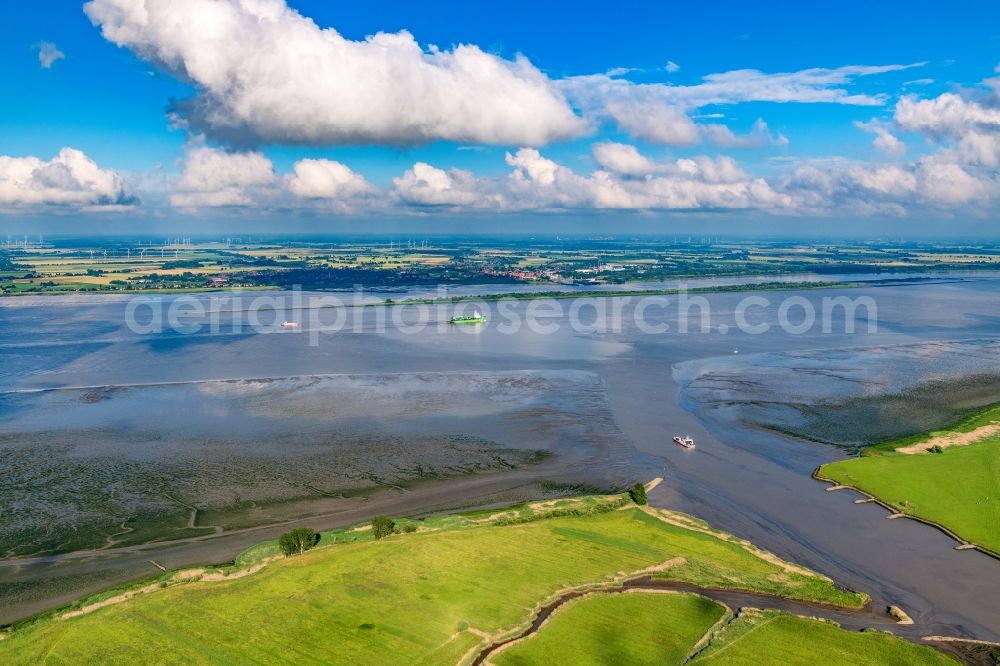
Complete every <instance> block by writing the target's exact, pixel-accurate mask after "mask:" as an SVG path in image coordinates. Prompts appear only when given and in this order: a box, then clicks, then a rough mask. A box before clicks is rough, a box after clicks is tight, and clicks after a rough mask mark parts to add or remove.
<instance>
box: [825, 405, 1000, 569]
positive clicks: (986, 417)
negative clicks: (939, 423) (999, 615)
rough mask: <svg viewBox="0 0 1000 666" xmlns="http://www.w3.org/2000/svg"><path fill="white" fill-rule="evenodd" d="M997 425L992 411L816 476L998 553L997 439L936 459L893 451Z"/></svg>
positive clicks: (828, 468)
mask: <svg viewBox="0 0 1000 666" xmlns="http://www.w3.org/2000/svg"><path fill="white" fill-rule="evenodd" d="M993 421H1000V409H998V408H996V407H994V408H991V409H989V410H985V411H983V412H981V413H979V414H976V415H974V416H972V417H970V418H968V419H966V420H964V421H962V422H961V423H959V424H956V425H955V426H953V427H952V428H949V429H948V430H945V431H941V432H935V433H928V434H926V435H920V436H915V437H907V438H905V439H901V440H896V441H893V442H886V443H883V444H879V445H878V446H877V447H876V448H875V450H873V451H870V452H868V453H867V454H866V455H863V456H862V457H860V458H856V459H852V460H844V461H840V462H836V463H830V464H828V465H823V466H822V467H821V468H820V476H822V477H824V478H827V479H831V480H833V481H836V482H837V483H841V484H844V485H849V486H854V487H855V488H859V489H860V490H863V491H865V492H866V493H869V494H871V495H873V496H875V497H877V498H879V500H881V501H883V502H885V503H886V504H888V505H890V506H892V507H894V508H895V509H898V510H899V511H901V512H903V513H907V514H911V515H913V516H916V517H919V518H923V519H926V520H929V521H932V522H935V523H938V524H940V525H943V526H944V527H946V528H948V529H949V530H951V531H952V532H954V533H955V534H957V535H958V536H960V537H962V538H963V539H966V540H968V541H971V542H973V543H976V544H978V545H980V546H983V547H984V548H987V549H989V550H992V551H993V552H995V553H1000V434H994V435H992V436H989V437H986V438H984V439H983V440H982V441H978V442H975V443H972V444H968V445H966V446H950V447H947V448H944V449H942V450H941V451H940V453H931V452H922V453H913V454H904V453H898V452H896V449H898V448H900V447H904V446H912V445H914V444H918V443H920V442H925V441H929V439H930V438H931V437H949V436H954V435H955V434H961V433H969V432H973V431H975V430H976V429H978V428H982V427H984V426H988V425H990V424H991V423H993Z"/></svg>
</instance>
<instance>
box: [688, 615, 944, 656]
mask: <svg viewBox="0 0 1000 666" xmlns="http://www.w3.org/2000/svg"><path fill="white" fill-rule="evenodd" d="M691 663H692V664H699V665H704V666H715V665H718V666H758V665H759V664H782V665H784V664H851V665H852V666H923V665H927V666H930V665H933V664H939V665H943V664H950V665H951V666H954V664H955V663H956V662H955V661H954V660H953V659H951V658H950V657H948V656H946V655H944V654H942V653H940V652H938V651H937V650H935V649H934V648H931V647H926V646H922V645H915V644H913V643H909V642H907V641H904V640H902V639H900V638H896V637H895V636H892V635H891V634H886V633H882V632H878V631H866V632H850V631H844V630H843V629H840V628H839V627H838V626H837V625H835V624H832V623H829V622H822V621H819V620H809V619H805V618H800V617H796V616H794V615H787V614H784V613H778V612H775V611H764V612H760V611H745V612H744V613H742V614H741V615H740V617H738V618H737V619H736V620H734V621H733V622H731V623H730V624H728V625H727V626H726V627H725V629H723V630H722V631H721V632H720V633H719V634H717V635H716V636H714V637H713V638H712V640H711V641H710V642H709V645H708V647H707V648H706V649H705V650H703V651H702V652H700V653H699V655H698V657H697V658H696V659H694V660H693V661H692V662H691Z"/></svg>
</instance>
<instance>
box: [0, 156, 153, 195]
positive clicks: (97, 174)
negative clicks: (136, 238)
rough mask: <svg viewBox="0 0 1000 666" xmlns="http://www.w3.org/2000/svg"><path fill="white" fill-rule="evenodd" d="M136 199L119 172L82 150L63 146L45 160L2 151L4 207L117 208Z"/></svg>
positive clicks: (0, 171) (0, 181) (0, 192)
mask: <svg viewBox="0 0 1000 666" xmlns="http://www.w3.org/2000/svg"><path fill="white" fill-rule="evenodd" d="M134 203H136V199H135V197H134V196H133V195H132V194H130V192H129V190H128V188H127V187H126V184H125V181H124V180H123V179H122V177H121V176H120V175H119V174H118V172H116V171H114V170H111V169H102V168H101V167H99V166H98V165H97V163H96V162H94V160H92V159H91V158H89V157H88V156H87V155H85V154H84V153H83V152H82V151H79V150H76V149H74V148H63V149H62V150H60V151H59V154H58V155H56V156H55V157H53V158H52V159H50V160H48V161H45V160H42V159H40V158H38V157H32V156H29V157H10V156H6V155H0V208H2V209H4V210H9V209H12V208H13V209H17V208H24V207H39V206H50V207H63V208H72V209H95V208H96V209H105V210H108V209H116V208H122V207H127V206H131V205H133V204H134Z"/></svg>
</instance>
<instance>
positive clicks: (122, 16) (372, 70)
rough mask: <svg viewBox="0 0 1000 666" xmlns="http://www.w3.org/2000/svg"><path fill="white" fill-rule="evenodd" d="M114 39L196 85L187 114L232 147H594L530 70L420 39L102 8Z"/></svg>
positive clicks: (255, 17)
mask: <svg viewBox="0 0 1000 666" xmlns="http://www.w3.org/2000/svg"><path fill="white" fill-rule="evenodd" d="M84 9H85V11H86V13H87V15H88V16H89V17H90V19H91V21H93V22H94V23H95V24H96V25H100V27H101V30H102V33H103V35H104V37H105V38H106V39H108V40H109V41H111V42H113V43H114V44H117V45H119V46H124V47H127V48H129V49H131V50H132V51H134V52H135V53H136V54H137V55H139V56H140V57H142V58H144V59H146V60H148V61H150V62H152V63H154V64H156V65H157V66H159V67H162V68H164V69H165V70H167V71H169V72H171V73H172V74H173V75H175V76H177V77H178V78H180V79H182V80H185V81H188V82H190V83H191V84H192V85H194V86H195V88H196V89H197V93H196V95H195V96H194V97H193V98H192V99H189V100H184V101H182V102H179V103H177V104H175V105H174V112H175V114H176V115H177V117H178V118H179V119H180V120H181V121H182V122H184V123H187V124H188V126H189V127H190V128H192V129H193V130H194V131H195V132H197V133H204V134H206V135H208V136H210V137H214V138H216V139H219V140H222V141H225V142H228V143H231V144H248V145H249V144H256V143H283V144H317V145H318V144H323V145H332V144H344V143H393V144H412V143H419V142H428V141H434V140H453V141H468V142H475V143H489V144H530V145H538V144H544V143H547V142H549V141H554V140H559V139H566V138H570V137H573V136H576V135H577V134H579V133H581V132H582V131H583V130H584V129H585V124H584V122H583V121H582V120H581V119H580V118H578V117H577V116H576V114H575V113H574V112H573V110H572V108H570V106H569V104H568V103H567V102H566V100H565V99H564V97H563V95H562V94H561V93H560V92H559V91H558V90H556V89H555V88H554V86H553V85H552V83H551V81H550V80H549V79H548V78H547V77H546V76H545V75H544V74H542V73H541V72H540V71H539V70H538V69H537V68H535V67H534V66H533V65H532V64H531V63H530V62H529V61H528V60H527V59H526V58H524V57H520V56H519V57H517V58H515V59H514V60H505V59H502V58H499V57H497V56H494V55H491V54H489V53H486V52H484V51H482V50H481V49H480V48H478V47H477V46H474V45H459V46H456V47H455V48H454V49H452V50H440V49H437V48H435V47H433V46H431V47H428V48H427V49H424V48H421V46H420V45H419V44H418V43H417V41H416V40H415V39H414V38H413V36H412V35H410V34H409V33H408V32H405V31H402V32H398V33H378V34H376V35H372V36H370V37H367V38H366V39H364V40H361V41H354V40H350V39H347V38H345V37H343V36H342V35H340V34H339V33H338V32H337V31H336V30H334V29H332V28H325V29H323V28H320V27H319V26H317V25H316V24H315V23H314V22H313V21H312V20H311V19H309V18H307V17H304V16H302V15H301V14H299V13H298V12H297V11H295V10H294V9H292V8H290V7H288V6H287V5H286V3H285V2H284V0H92V1H91V2H88V3H87V4H86V5H85V6H84Z"/></svg>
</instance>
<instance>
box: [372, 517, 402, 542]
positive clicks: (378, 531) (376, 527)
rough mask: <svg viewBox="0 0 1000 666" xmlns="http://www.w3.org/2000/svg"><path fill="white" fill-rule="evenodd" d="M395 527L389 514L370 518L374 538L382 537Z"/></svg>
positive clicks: (390, 532)
mask: <svg viewBox="0 0 1000 666" xmlns="http://www.w3.org/2000/svg"><path fill="white" fill-rule="evenodd" d="M395 527H396V523H395V522H394V521H393V520H392V518H390V517H389V516H375V517H374V518H372V534H374V535H375V538H376V539H384V538H386V537H387V536H389V535H390V534H392V530H393V529H394V528H395Z"/></svg>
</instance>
